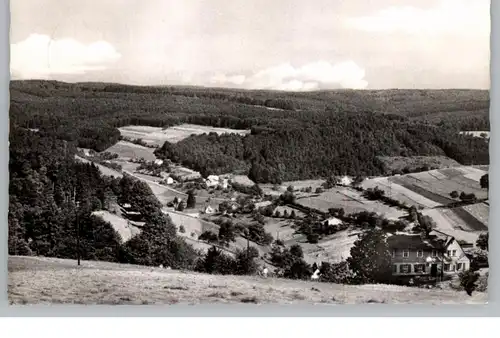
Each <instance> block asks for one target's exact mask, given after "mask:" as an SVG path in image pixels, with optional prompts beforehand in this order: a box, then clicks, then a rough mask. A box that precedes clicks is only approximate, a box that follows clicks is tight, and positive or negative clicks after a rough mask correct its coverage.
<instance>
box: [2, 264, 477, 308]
mask: <svg viewBox="0 0 500 338" xmlns="http://www.w3.org/2000/svg"><path fill="white" fill-rule="evenodd" d="M8 268H9V277H8V297H9V302H10V304H36V303H38V304H40V303H41V304H89V305H90V304H136V305H141V304H193V305H194V304H202V303H229V304H231V303H249V304H252V303H253V304H255V303H258V304H266V303H267V304H269V303H273V304H300V303H302V304H320V303H333V302H335V303H339V304H364V303H367V302H376V303H395V304H400V303H403V304H404V303H406V304H414V303H419V304H420V303H426V304H436V305H437V304H464V303H472V304H484V303H485V302H487V293H474V294H473V296H472V297H469V296H467V295H466V294H465V292H457V291H453V290H427V289H417V288H408V287H401V286H389V285H362V286H348V285H337V284H328V283H317V282H307V281H295V280H285V279H277V278H266V279H264V278H260V277H252V276H217V275H207V274H199V273H192V272H182V271H177V270H164V269H160V268H148V267H143V266H133V265H121V264H113V263H106V262H91V261H82V265H81V266H80V267H77V266H76V262H75V261H72V260H62V259H55V258H41V257H17V256H11V257H9V261H8ZM312 288H314V289H312Z"/></svg>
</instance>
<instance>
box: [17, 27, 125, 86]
mask: <svg viewBox="0 0 500 338" xmlns="http://www.w3.org/2000/svg"><path fill="white" fill-rule="evenodd" d="M10 53H11V54H10V62H11V63H10V70H11V74H12V76H13V77H16V78H21V79H27V78H50V77H51V76H52V75H74V74H85V73H86V72H88V71H98V70H104V69H106V68H107V65H109V64H110V63H113V62H115V61H117V60H118V59H119V58H120V57H121V55H120V54H119V53H118V52H117V51H116V50H115V48H114V47H113V46H112V45H111V44H109V43H108V42H106V41H96V42H93V43H90V44H87V45H86V44H83V43H81V42H78V41H76V40H74V39H60V40H53V39H51V38H50V37H49V36H47V35H40V34H32V35H30V36H29V37H28V38H27V39H26V40H23V41H21V42H18V43H14V44H11V51H10Z"/></svg>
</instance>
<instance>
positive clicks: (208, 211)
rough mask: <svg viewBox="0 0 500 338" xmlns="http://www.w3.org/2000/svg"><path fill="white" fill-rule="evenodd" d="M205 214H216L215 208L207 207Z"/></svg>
mask: <svg viewBox="0 0 500 338" xmlns="http://www.w3.org/2000/svg"><path fill="white" fill-rule="evenodd" d="M204 212H205V214H213V213H214V212H215V210H214V208H212V207H211V206H207V207H206V208H205V210H204Z"/></svg>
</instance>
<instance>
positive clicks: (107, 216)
mask: <svg viewBox="0 0 500 338" xmlns="http://www.w3.org/2000/svg"><path fill="white" fill-rule="evenodd" d="M92 214H93V215H95V216H99V217H101V218H102V219H103V220H104V221H106V222H109V223H110V224H111V225H112V226H113V229H115V231H116V232H118V234H119V235H120V237H121V239H122V242H126V241H128V240H129V239H131V238H132V237H133V236H135V235H136V234H138V233H140V232H141V230H140V228H139V227H136V226H134V225H133V224H132V223H131V222H129V221H128V220H127V219H125V218H123V217H121V216H118V215H115V214H112V213H110V212H109V211H106V210H99V211H94V212H93V213H92Z"/></svg>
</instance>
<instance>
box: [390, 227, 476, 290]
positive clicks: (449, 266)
mask: <svg viewBox="0 0 500 338" xmlns="http://www.w3.org/2000/svg"><path fill="white" fill-rule="evenodd" d="M387 244H388V246H389V250H390V252H391V257H392V275H393V276H394V277H396V278H398V279H403V280H404V279H409V278H412V277H431V278H440V279H442V278H444V277H449V276H451V275H455V274H457V273H458V272H460V271H465V270H468V269H469V268H470V259H469V258H468V257H467V255H466V254H465V252H464V250H463V249H462V247H461V246H460V244H459V243H458V242H457V241H456V239H455V238H453V237H452V236H450V235H447V234H445V233H442V232H439V231H437V230H434V231H432V232H431V233H430V234H429V236H428V237H423V236H422V235H419V234H417V235H415V234H395V235H392V236H389V237H388V238H387Z"/></svg>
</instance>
